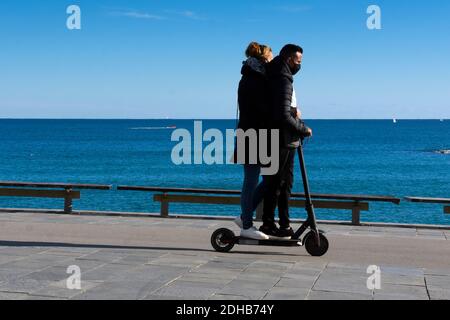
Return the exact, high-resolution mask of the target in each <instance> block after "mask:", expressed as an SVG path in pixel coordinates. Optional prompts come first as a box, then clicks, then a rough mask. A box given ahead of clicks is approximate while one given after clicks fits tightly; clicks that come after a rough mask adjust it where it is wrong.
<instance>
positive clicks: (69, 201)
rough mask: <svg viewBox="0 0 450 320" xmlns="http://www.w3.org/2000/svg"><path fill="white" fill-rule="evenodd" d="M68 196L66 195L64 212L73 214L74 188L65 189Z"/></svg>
mask: <svg viewBox="0 0 450 320" xmlns="http://www.w3.org/2000/svg"><path fill="white" fill-rule="evenodd" d="M65 190H66V196H65V197H64V213H66V214H72V210H73V205H72V189H71V188H69V189H65Z"/></svg>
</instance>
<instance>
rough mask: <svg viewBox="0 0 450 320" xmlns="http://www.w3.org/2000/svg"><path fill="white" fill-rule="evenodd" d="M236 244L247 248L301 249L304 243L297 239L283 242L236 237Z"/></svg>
mask: <svg viewBox="0 0 450 320" xmlns="http://www.w3.org/2000/svg"><path fill="white" fill-rule="evenodd" d="M234 243H235V244H240V245H247V246H268V247H301V246H303V244H302V241H301V240H299V239H297V240H294V239H291V240H283V239H279V240H278V239H269V240H254V239H248V238H242V237H236V238H235V240H234Z"/></svg>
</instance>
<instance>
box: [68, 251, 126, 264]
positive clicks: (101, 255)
mask: <svg viewBox="0 0 450 320" xmlns="http://www.w3.org/2000/svg"><path fill="white" fill-rule="evenodd" d="M125 256H127V253H123V252H106V251H105V252H102V251H98V252H93V253H89V254H86V255H84V256H82V257H79V258H77V259H78V260H95V261H102V262H107V263H108V262H109V263H111V262H114V261H116V260H119V259H122V258H124V257H125Z"/></svg>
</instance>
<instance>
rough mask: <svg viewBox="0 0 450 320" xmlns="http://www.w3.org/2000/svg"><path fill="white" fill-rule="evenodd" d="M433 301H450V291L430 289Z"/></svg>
mask: <svg viewBox="0 0 450 320" xmlns="http://www.w3.org/2000/svg"><path fill="white" fill-rule="evenodd" d="M428 293H429V295H430V299H431V300H450V289H441V288H437V287H431V288H428Z"/></svg>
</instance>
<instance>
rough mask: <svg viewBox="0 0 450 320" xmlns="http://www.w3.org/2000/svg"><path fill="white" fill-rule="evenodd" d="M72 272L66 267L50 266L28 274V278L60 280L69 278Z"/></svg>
mask: <svg viewBox="0 0 450 320" xmlns="http://www.w3.org/2000/svg"><path fill="white" fill-rule="evenodd" d="M69 276H70V274H68V273H67V269H66V268H64V267H50V268H47V269H44V270H41V271H37V272H33V273H30V274H28V275H27V276H26V277H27V278H28V279H33V280H37V281H60V280H62V279H67V278H68V277H69Z"/></svg>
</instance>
